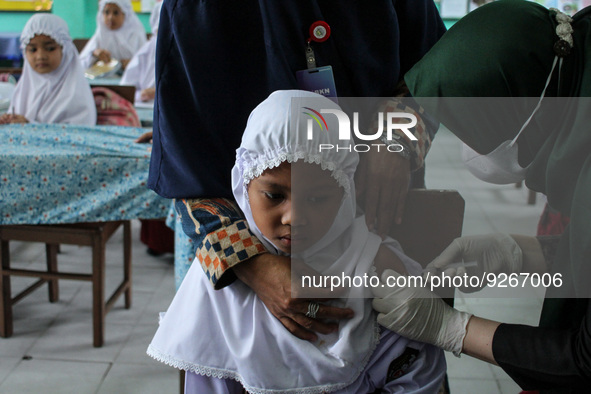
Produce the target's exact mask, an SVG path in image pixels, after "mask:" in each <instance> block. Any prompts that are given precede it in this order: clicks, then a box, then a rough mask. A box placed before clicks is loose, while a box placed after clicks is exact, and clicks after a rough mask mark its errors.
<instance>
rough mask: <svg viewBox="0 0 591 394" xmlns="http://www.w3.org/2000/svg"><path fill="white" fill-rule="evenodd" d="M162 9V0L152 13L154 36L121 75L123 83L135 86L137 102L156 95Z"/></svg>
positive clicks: (151, 22)
mask: <svg viewBox="0 0 591 394" xmlns="http://www.w3.org/2000/svg"><path fill="white" fill-rule="evenodd" d="M161 9H162V1H159V2H157V3H156V4H155V5H154V8H153V9H152V14H151V15H150V26H151V27H152V37H150V39H149V40H148V42H146V43H145V44H144V45H143V46H142V47H141V48H140V50H139V51H138V52H137V53H136V54H135V55H134V56H133V58H131V61H130V62H129V64H128V65H127V68H126V69H125V72H124V73H123V76H122V77H121V85H132V86H135V89H136V90H135V101H136V103H137V102H140V101H141V102H149V101H154V97H155V96H156V88H155V85H156V71H155V66H156V38H157V34H158V24H159V22H160V10H161Z"/></svg>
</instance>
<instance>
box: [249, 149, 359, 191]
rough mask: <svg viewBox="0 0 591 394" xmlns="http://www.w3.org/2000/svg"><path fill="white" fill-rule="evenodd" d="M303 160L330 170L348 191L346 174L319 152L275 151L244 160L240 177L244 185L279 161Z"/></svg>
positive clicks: (292, 161) (278, 164)
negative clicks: (255, 158)
mask: <svg viewBox="0 0 591 394" xmlns="http://www.w3.org/2000/svg"><path fill="white" fill-rule="evenodd" d="M302 159H303V160H304V162H305V163H310V164H318V165H320V167H321V168H322V169H323V170H328V171H330V172H331V173H330V175H331V176H332V177H333V178H334V179H335V180H336V181H337V183H338V184H339V186H341V187H342V188H343V189H345V193H350V188H351V185H350V182H349V178H348V176H347V175H346V174H345V173H344V172H343V171H342V170H340V169H338V168H337V165H336V164H335V163H334V162H333V161H327V160H326V158H324V157H323V156H322V155H320V154H312V153H308V152H303V151H297V150H296V152H294V153H286V152H277V153H276V154H275V155H273V157H269V158H260V159H259V160H253V161H250V160H244V159H243V162H242V164H241V168H242V178H243V180H244V186H246V185H248V183H249V182H250V181H251V180H253V179H255V178H258V177H259V176H261V174H262V173H263V172H264V171H265V170H269V169H272V168H276V167H279V166H280V165H281V163H283V162H288V163H295V162H296V161H298V160H302Z"/></svg>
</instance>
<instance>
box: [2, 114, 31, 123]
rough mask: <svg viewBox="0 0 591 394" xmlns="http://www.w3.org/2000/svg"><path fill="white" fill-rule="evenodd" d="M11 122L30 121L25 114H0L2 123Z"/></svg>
mask: <svg viewBox="0 0 591 394" xmlns="http://www.w3.org/2000/svg"><path fill="white" fill-rule="evenodd" d="M11 123H29V121H28V119H27V118H25V117H24V116H23V115H15V114H4V115H2V116H0V124H11Z"/></svg>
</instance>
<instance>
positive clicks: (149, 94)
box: [140, 88, 156, 101]
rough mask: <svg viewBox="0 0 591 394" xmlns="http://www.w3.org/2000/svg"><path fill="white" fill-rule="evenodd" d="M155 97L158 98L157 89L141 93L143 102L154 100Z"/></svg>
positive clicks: (145, 90) (149, 89)
mask: <svg viewBox="0 0 591 394" xmlns="http://www.w3.org/2000/svg"><path fill="white" fill-rule="evenodd" d="M154 97H156V88H148V89H144V90H142V92H141V93H140V100H142V101H150V100H154Z"/></svg>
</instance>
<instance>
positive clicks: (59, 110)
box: [0, 14, 96, 126]
mask: <svg viewBox="0 0 591 394" xmlns="http://www.w3.org/2000/svg"><path fill="white" fill-rule="evenodd" d="M20 41H21V49H22V51H23V55H24V57H25V59H26V61H25V64H24V66H23V73H22V76H21V78H20V79H19V81H18V84H17V86H16V89H15V91H14V94H13V97H12V101H11V103H10V107H9V108H8V113H7V114H4V115H3V116H2V117H0V123H27V122H38V123H69V124H79V125H88V126H91V125H95V124H96V107H95V103H94V98H93V96H92V92H91V90H90V85H89V84H88V81H87V80H86V78H84V71H83V69H82V67H81V65H80V62H79V60H78V56H77V55H78V53H77V51H76V47H75V46H74V44H73V43H72V39H71V38H70V33H69V30H68V25H67V24H66V22H65V21H64V20H63V19H61V18H60V17H59V16H57V15H52V14H35V15H33V16H32V17H31V19H29V21H28V22H27V24H26V25H25V27H24V29H23V32H22V34H21V39H20Z"/></svg>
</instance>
